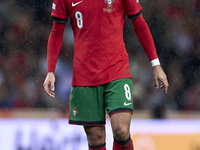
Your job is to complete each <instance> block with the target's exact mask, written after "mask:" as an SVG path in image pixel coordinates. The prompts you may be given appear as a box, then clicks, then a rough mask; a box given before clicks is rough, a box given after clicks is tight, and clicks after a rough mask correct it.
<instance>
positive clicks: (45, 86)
mask: <svg viewBox="0 0 200 150" xmlns="http://www.w3.org/2000/svg"><path fill="white" fill-rule="evenodd" d="M44 90H45V92H46V93H47V95H48V96H50V97H52V98H55V93H53V92H51V90H50V84H49V83H44Z"/></svg>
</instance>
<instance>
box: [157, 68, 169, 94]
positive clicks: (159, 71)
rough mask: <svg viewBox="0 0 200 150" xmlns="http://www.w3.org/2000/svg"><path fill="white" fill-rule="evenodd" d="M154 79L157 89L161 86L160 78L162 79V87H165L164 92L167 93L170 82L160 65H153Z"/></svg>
mask: <svg viewBox="0 0 200 150" xmlns="http://www.w3.org/2000/svg"><path fill="white" fill-rule="evenodd" d="M153 79H154V83H155V87H156V89H158V88H159V83H158V80H160V81H161V85H160V89H162V88H163V93H167V90H168V87H169V84H168V81H167V76H166V74H165V72H164V71H163V69H162V67H161V66H160V65H157V66H154V67H153Z"/></svg>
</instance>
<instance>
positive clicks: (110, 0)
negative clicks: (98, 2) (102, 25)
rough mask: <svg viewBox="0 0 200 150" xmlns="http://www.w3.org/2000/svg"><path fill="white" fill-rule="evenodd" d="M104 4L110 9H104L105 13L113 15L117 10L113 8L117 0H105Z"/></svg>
mask: <svg viewBox="0 0 200 150" xmlns="http://www.w3.org/2000/svg"><path fill="white" fill-rule="evenodd" d="M104 2H105V3H107V4H108V7H107V8H103V11H105V12H107V13H111V12H112V11H115V8H113V7H112V4H113V3H114V2H115V0H105V1H104Z"/></svg>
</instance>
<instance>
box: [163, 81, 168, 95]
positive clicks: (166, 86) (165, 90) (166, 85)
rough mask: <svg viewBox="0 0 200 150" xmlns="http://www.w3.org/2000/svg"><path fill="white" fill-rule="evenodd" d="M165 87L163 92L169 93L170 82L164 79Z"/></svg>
mask: <svg viewBox="0 0 200 150" xmlns="http://www.w3.org/2000/svg"><path fill="white" fill-rule="evenodd" d="M163 87H164V90H163V92H164V93H167V91H168V87H169V84H168V82H167V80H164V81H163Z"/></svg>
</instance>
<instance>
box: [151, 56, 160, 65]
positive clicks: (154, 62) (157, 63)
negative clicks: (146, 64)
mask: <svg viewBox="0 0 200 150" xmlns="http://www.w3.org/2000/svg"><path fill="white" fill-rule="evenodd" d="M151 65H152V67H154V66H157V65H160V61H159V59H158V58H156V59H154V60H152V61H151Z"/></svg>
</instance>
